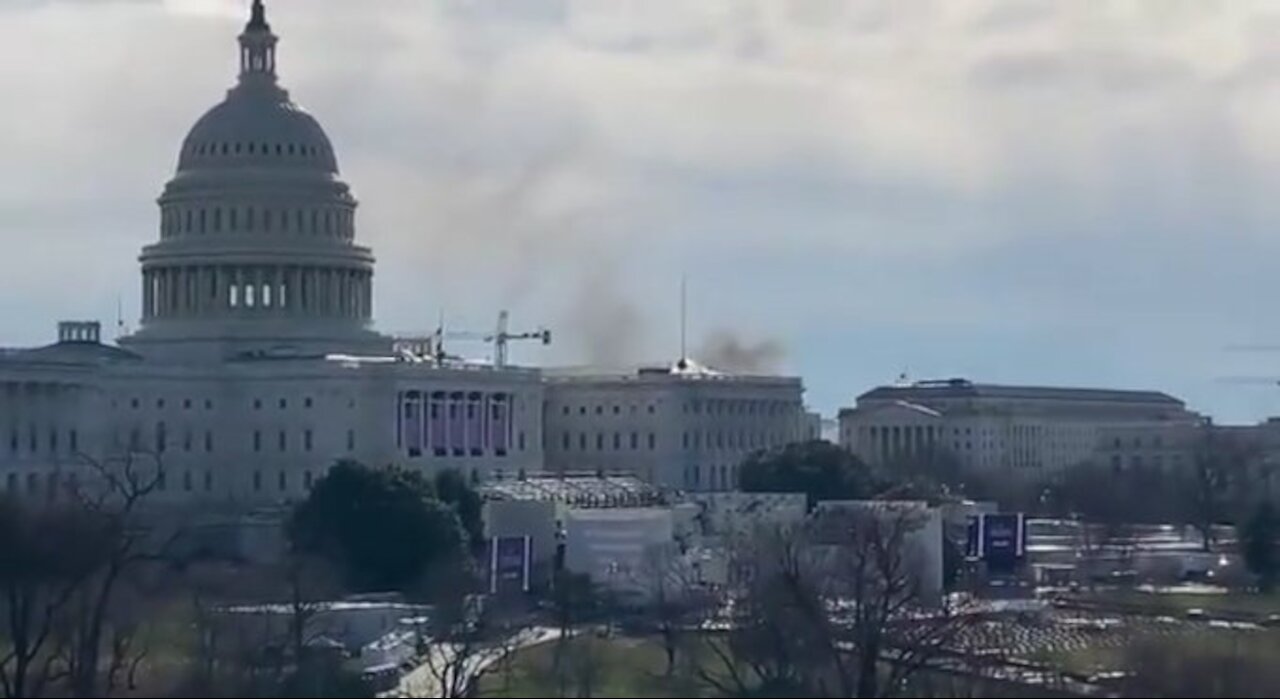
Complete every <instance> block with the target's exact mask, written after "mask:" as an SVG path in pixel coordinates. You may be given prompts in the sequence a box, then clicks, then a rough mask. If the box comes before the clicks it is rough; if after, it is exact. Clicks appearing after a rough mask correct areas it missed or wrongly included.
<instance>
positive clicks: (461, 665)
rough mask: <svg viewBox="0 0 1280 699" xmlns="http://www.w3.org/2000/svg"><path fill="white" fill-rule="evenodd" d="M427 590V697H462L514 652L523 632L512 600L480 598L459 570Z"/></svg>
mask: <svg viewBox="0 0 1280 699" xmlns="http://www.w3.org/2000/svg"><path fill="white" fill-rule="evenodd" d="M433 587H435V589H437V590H438V591H437V592H436V593H435V594H434V595H433V598H434V599H435V603H434V605H433V609H432V613H431V615H430V618H429V620H428V625H427V635H428V636H429V644H428V646H427V647H426V648H425V652H424V653H423V658H422V664H423V667H424V668H425V669H426V671H427V672H428V673H429V674H430V676H431V678H432V680H433V685H434V689H435V690H436V691H435V692H434V693H433V694H432V696H436V697H441V698H442V699H452V698H454V697H465V696H468V695H469V694H470V692H471V689H472V686H473V684H474V683H475V681H476V679H477V678H478V677H479V675H480V674H481V672H483V671H484V670H485V669H486V668H487V667H488V666H489V665H491V664H493V663H496V662H500V661H501V660H502V659H503V658H504V657H509V656H510V655H511V654H512V653H514V652H515V649H516V647H518V645H519V642H520V640H521V634H522V633H523V632H524V631H525V629H524V627H523V624H522V623H521V618H520V616H519V615H518V614H516V613H514V609H513V608H514V607H515V606H516V605H515V604H514V603H513V601H512V600H511V599H510V598H507V597H505V596H501V595H494V596H490V597H483V596H481V595H480V594H479V592H480V590H479V586H478V581H477V579H476V576H474V575H473V574H472V573H471V571H469V570H466V569H465V568H461V567H458V568H456V569H454V570H453V571H452V572H451V573H450V574H448V575H447V576H445V579H444V580H443V581H440V580H437V581H435V583H434V585H433Z"/></svg>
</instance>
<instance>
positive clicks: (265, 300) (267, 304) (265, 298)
mask: <svg viewBox="0 0 1280 699" xmlns="http://www.w3.org/2000/svg"><path fill="white" fill-rule="evenodd" d="M261 294H262V296H261V298H262V307H263V308H271V285H270V284H263V285H262V292H261Z"/></svg>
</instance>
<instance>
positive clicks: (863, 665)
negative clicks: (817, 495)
mask: <svg viewBox="0 0 1280 699" xmlns="http://www.w3.org/2000/svg"><path fill="white" fill-rule="evenodd" d="M923 531H926V530H925V529H924V523H923V520H922V514H921V512H920V511H919V510H917V509H916V508H915V507H914V506H910V505H907V504H898V503H883V504H877V505H869V506H866V507H858V508H852V509H848V510H839V511H832V512H830V513H828V514H826V515H824V516H821V517H819V518H817V519H815V520H814V521H812V522H811V523H809V524H808V525H806V526H804V527H802V528H797V529H792V530H785V529H779V530H776V531H774V532H773V533H772V534H771V535H770V536H767V537H765V536H762V535H760V534H757V535H755V536H754V537H753V541H752V545H751V546H749V547H743V549H742V551H741V552H740V553H739V561H738V564H737V568H738V570H739V572H740V582H739V584H738V585H737V586H736V592H735V594H734V596H733V600H732V602H733V607H734V609H735V612H734V614H733V615H732V621H731V626H730V628H729V629H728V630H727V631H725V632H724V633H723V634H708V635H707V636H706V643H707V646H708V652H709V655H710V656H711V657H712V658H714V660H715V662H713V663H711V664H710V665H708V666H706V667H703V668H700V670H699V674H700V676H701V678H702V679H703V681H704V682H706V683H707V684H709V685H710V686H712V687H713V688H715V689H717V690H718V691H720V692H721V693H723V694H725V695H729V696H743V695H751V694H768V695H777V694H779V693H782V694H794V695H807V696H841V697H890V696H894V695H895V694H897V693H899V692H901V691H902V689H903V688H904V686H905V685H906V683H907V681H908V680H909V679H910V678H911V677H913V676H914V675H915V674H917V673H918V672H919V671H921V670H922V669H924V668H926V667H928V666H929V665H930V663H933V662H936V661H938V660H939V658H940V657H942V656H943V655H944V654H945V653H946V651H947V650H948V648H949V647H950V646H951V645H952V644H953V643H954V642H955V641H956V639H957V636H958V634H959V633H960V631H961V630H962V629H963V628H964V626H965V624H966V623H967V622H966V620H965V619H966V617H965V615H963V614H961V613H959V611H958V610H955V609H951V608H949V607H948V606H947V605H946V604H945V602H944V601H943V600H941V599H930V596H931V593H930V591H929V586H928V585H926V584H925V582H924V580H925V579H924V568H923V567H922V559H921V556H922V555H923V549H922V548H921V543H920V542H919V540H918V539H917V536H920V535H922V534H920V533H921V532H923Z"/></svg>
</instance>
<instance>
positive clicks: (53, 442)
mask: <svg viewBox="0 0 1280 699" xmlns="http://www.w3.org/2000/svg"><path fill="white" fill-rule="evenodd" d="M47 434H48V446H49V449H48V453H50V454H57V453H59V449H61V448H63V445H64V444H65V448H66V450H67V453H68V454H75V453H77V452H79V451H80V433H79V432H77V431H76V429H75V428H74V427H73V428H71V429H69V430H67V439H66V441H65V442H63V441H62V440H60V439H59V434H60V431H59V430H58V428H57V427H50V428H49V431H48V433H47ZM24 441H25V442H26V448H27V453H29V454H38V453H40V428H39V427H37V426H36V425H31V426H29V427H28V428H27V434H26V440H23V439H22V430H21V429H20V428H19V427H17V426H16V425H15V426H12V427H10V428H9V452H10V453H12V454H18V453H19V452H20V451H22V446H23V442H24Z"/></svg>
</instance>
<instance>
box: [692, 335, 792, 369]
mask: <svg viewBox="0 0 1280 699" xmlns="http://www.w3.org/2000/svg"><path fill="white" fill-rule="evenodd" d="M786 354H787V352H786V348H785V347H784V346H783V345H782V343H781V342H779V341H778V340H774V339H764V340H760V341H758V342H748V341H744V340H743V339H741V338H740V337H738V335H737V334H735V333H734V332H732V331H729V330H716V331H715V332H712V333H711V335H709V336H708V337H707V338H706V339H705V340H703V341H702V344H701V345H699V348H698V351H697V353H696V354H695V355H694V358H695V359H697V360H698V361H700V362H702V363H703V364H705V365H707V366H709V367H711V368H712V369H719V370H721V371H730V372H737V373H743V374H772V373H777V372H778V371H780V370H781V368H782V361H783V359H785V358H786Z"/></svg>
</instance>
